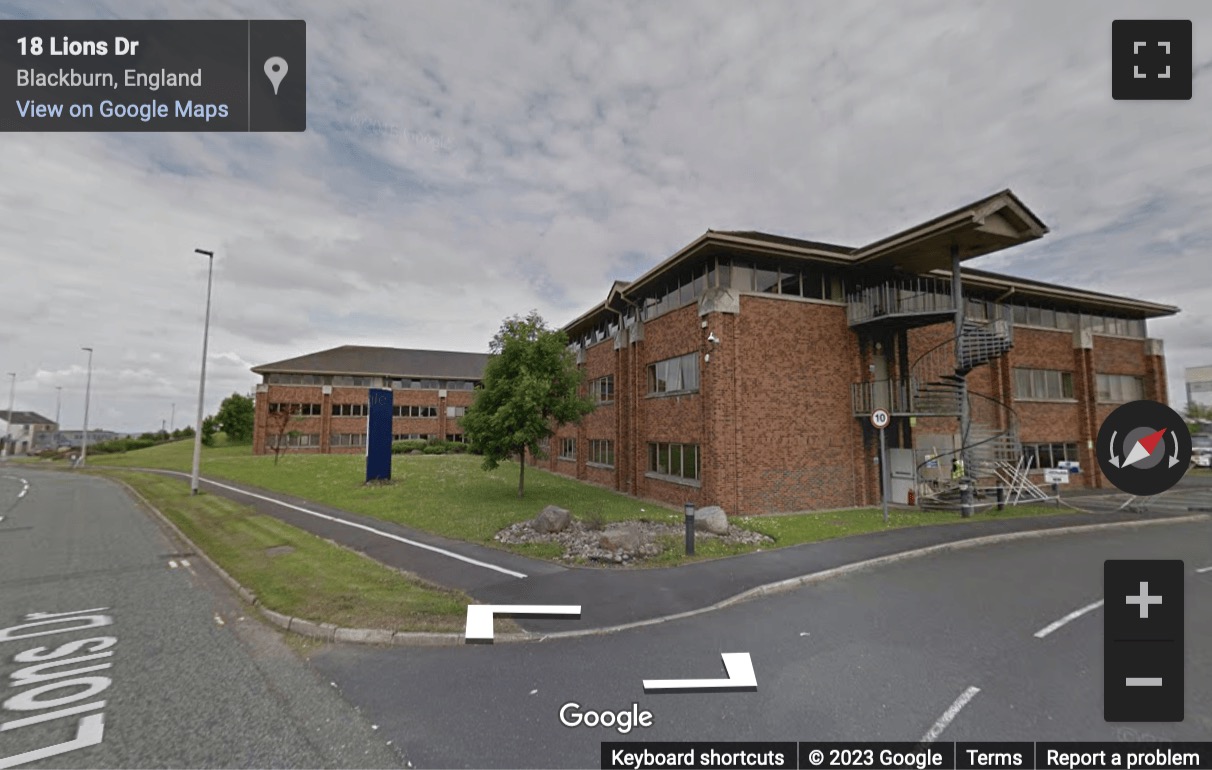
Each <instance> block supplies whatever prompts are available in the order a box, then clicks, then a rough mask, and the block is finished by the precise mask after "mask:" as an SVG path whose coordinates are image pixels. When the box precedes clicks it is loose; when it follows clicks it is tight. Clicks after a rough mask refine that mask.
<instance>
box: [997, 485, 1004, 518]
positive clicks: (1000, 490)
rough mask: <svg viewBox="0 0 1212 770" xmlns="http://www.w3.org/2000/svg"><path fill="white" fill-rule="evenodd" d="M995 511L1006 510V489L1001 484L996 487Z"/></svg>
mask: <svg viewBox="0 0 1212 770" xmlns="http://www.w3.org/2000/svg"><path fill="white" fill-rule="evenodd" d="M997 509H998V510H999V511H1004V510H1006V488H1005V487H1003V486H1002V485H1001V484H998V485H997Z"/></svg>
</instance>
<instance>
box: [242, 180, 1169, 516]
mask: <svg viewBox="0 0 1212 770" xmlns="http://www.w3.org/2000/svg"><path fill="white" fill-rule="evenodd" d="M1046 232H1047V228H1046V227H1045V226H1044V225H1043V223H1042V222H1040V220H1039V219H1038V218H1037V217H1036V216H1035V215H1034V214H1032V213H1031V212H1030V211H1029V210H1028V209H1027V208H1026V206H1024V205H1023V203H1022V202H1021V201H1019V200H1018V198H1017V197H1015V196H1014V195H1013V194H1012V193H1011V192H1009V191H1003V192H1001V193H998V194H996V195H993V196H990V197H988V198H986V199H984V200H981V201H977V202H976V203H973V204H971V205H969V206H965V207H963V208H960V209H957V210H955V211H952V212H950V213H948V214H944V215H943V216H940V217H937V218H935V219H933V220H930V221H929V222H925V223H923V224H921V225H918V226H916V227H912V228H910V229H908V230H905V231H903V232H901V233H897V234H896V235H893V236H890V237H888V238H884V239H882V240H879V241H876V242H874V243H872V244H870V245H867V246H864V247H861V248H849V247H844V246H837V245H832V244H825V243H816V242H811V241H804V240H798V239H794V238H786V237H780V236H774V235H767V234H763V233H756V232H716V231H708V232H707V233H706V234H704V235H703V236H701V237H700V238H698V239H697V240H695V241H694V242H693V243H691V244H689V245H687V246H686V247H684V248H683V249H681V250H680V251H678V252H677V253H676V254H674V255H673V256H671V257H669V258H668V259H666V260H665V261H664V262H662V263H661V264H659V265H657V266H656V267H654V268H653V269H652V270H650V271H648V272H647V273H645V274H644V275H642V276H640V277H639V278H637V279H636V280H634V281H631V282H629V283H628V282H616V283H615V284H614V285H613V286H612V287H611V289H610V291H609V293H608V296H607V297H606V300H605V301H604V302H602V303H601V304H600V305H598V306H596V307H594V308H592V309H590V310H589V311H588V312H586V313H584V314H583V315H581V316H580V317H579V318H577V319H575V320H574V321H572V322H571V323H569V324H568V325H567V326H566V327H564V328H565V331H566V332H567V333H568V336H569V339H570V340H571V342H572V345H571V346H572V348H573V350H574V351H575V355H576V357H577V360H578V363H579V365H580V366H581V367H582V369H583V371H584V373H585V377H586V387H587V388H588V389H589V391H590V392H591V393H592V394H593V395H594V397H595V399H596V400H597V402H598V408H597V409H596V410H595V411H594V412H593V413H592V414H590V415H588V416H587V417H586V418H585V419H584V420H583V421H582V423H581V424H580V425H569V426H563V427H561V428H559V430H558V431H557V432H556V435H555V436H554V437H553V438H552V439H551V443H550V446H549V447H548V452H547V454H548V457H547V458H546V459H542V460H535V461H534V462H535V464H537V465H539V466H541V467H544V468H549V469H550V470H552V471H555V472H557V473H561V474H564V475H568V476H572V477H575V478H578V479H583V480H586V481H589V482H592V483H596V484H600V485H604V486H607V487H610V488H612V489H616V490H619V491H621V492H625V493H627V494H631V495H635V496H638V497H643V498H651V499H657V500H662V501H665V502H668V503H671V504H674V505H680V504H681V503H683V502H693V503H695V504H697V505H700V506H702V505H711V504H716V505H721V506H723V507H724V509H725V510H726V511H728V512H729V513H730V514H737V513H739V514H750V513H765V512H774V511H791V510H812V509H823V508H837V507H847V506H856V505H871V504H874V503H876V502H877V501H878V500H879V496H880V476H879V469H878V466H877V464H876V462H875V461H876V458H877V457H878V441H877V433H876V432H875V430H874V429H873V428H872V427H871V425H870V423H869V420H868V417H869V415H870V413H871V411H872V409H874V408H876V407H881V408H885V409H887V410H888V411H889V412H890V413H891V415H892V422H891V424H890V426H889V427H888V429H887V435H886V439H887V442H888V447H889V460H890V462H889V465H890V470H891V473H890V476H891V478H890V484H891V492H892V496H893V499H894V500H895V501H897V502H907V500H908V491H909V490H913V491H914V492H915V493H916V494H917V495H918V497H919V500H920V499H921V495H922V494H923V493H928V492H929V491H930V489H931V488H944V491H945V487H946V486H947V485H948V483H949V481H950V476H951V474H950V468H951V461H952V460H953V459H955V458H963V461H964V462H963V466H964V468H965V469H966V470H967V472H968V475H969V476H972V477H973V478H974V479H975V480H976V482H977V484H978V485H982V484H983V485H989V484H992V483H995V482H996V481H998V480H999V479H1001V480H1005V479H1007V478H1008V477H1011V478H1017V477H1018V474H1025V475H1026V476H1028V477H1030V478H1032V479H1034V480H1035V481H1039V480H1040V475H1041V474H1040V470H1039V469H1042V468H1055V467H1059V466H1061V465H1065V464H1073V465H1075V466H1076V467H1078V468H1080V472H1079V473H1076V474H1074V475H1073V477H1072V479H1073V482H1072V483H1074V484H1075V485H1081V486H1095V487H1101V486H1104V484H1105V481H1104V479H1103V478H1102V476H1101V474H1100V473H1099V470H1098V463H1097V461H1096V460H1095V457H1094V450H1093V441H1094V439H1095V437H1096V436H1097V433H1098V428H1099V426H1100V425H1101V423H1102V420H1103V419H1104V418H1105V417H1106V416H1107V414H1109V413H1110V412H1111V411H1112V410H1113V409H1114V408H1115V407H1116V406H1117V405H1118V404H1120V403H1123V402H1126V401H1131V400H1135V399H1138V398H1150V399H1154V400H1157V401H1162V402H1165V401H1166V400H1167V395H1166V376H1165V361H1164V357H1163V354H1162V346H1161V342H1160V340H1156V339H1150V338H1148V336H1147V327H1146V323H1147V320H1148V319H1150V318H1156V317H1159V316H1166V315H1171V314H1173V313H1176V312H1177V308H1174V307H1171V306H1168V305H1160V304H1156V303H1152V302H1147V301H1143V300H1137V299H1131V298H1126V297H1115V296H1109V295H1106V294H1100V293H1096V292H1091V291H1085V290H1081V289H1074V288H1066V287H1062V286H1056V285H1052V284H1047V283H1040V282H1036V281H1029V280H1025V279H1020V278H1014V277H1010V276H1005V275H998V274H994V273H990V272H985V271H980V270H975V269H969V268H966V267H965V268H962V269H961V264H962V263H964V262H965V261H967V260H969V259H972V258H975V257H979V256H982V255H986V254H990V253H993V252H995V251H999V250H1002V249H1005V248H1009V247H1012V246H1015V245H1017V244H1020V243H1024V242H1027V241H1030V240H1034V239H1036V238H1039V237H1041V236H1042V235H1044V234H1045V233H1046ZM956 290H957V291H958V294H959V295H960V296H961V297H962V301H959V302H957V301H956V293H957V291H956ZM957 311H958V312H957ZM487 358H488V357H487V356H486V355H482V354H471V353H442V352H435V351H410V350H396V349H391V348H360V347H350V346H347V347H342V348H336V349H333V350H329V351H324V352H321V353H315V354H312V355H308V356H302V357H300V358H295V359H290V360H287V361H280V362H277V363H274V364H266V365H264V366H258V367H256V368H254V369H253V371H254V372H257V373H259V374H262V375H263V379H264V382H263V383H262V384H261V385H259V386H258V389H257V390H258V393H257V411H256V414H257V421H256V438H255V443H254V448H255V451H256V452H257V453H263V452H265V451H267V449H268V446H269V439H268V437H267V435H266V424H267V418H268V415H269V410H270V408H272V407H273V405H275V404H284V403H297V404H300V405H301V406H302V405H307V406H306V410H307V411H306V412H305V414H303V415H302V416H300V417H298V418H296V419H295V422H293V423H292V430H295V431H297V432H298V434H297V438H294V439H291V441H293V442H296V445H295V446H292V449H296V448H297V449H299V450H303V451H319V452H330V451H331V452H362V451H364V449H363V446H364V441H365V430H366V418H365V416H364V415H362V414H354V413H353V412H355V411H357V410H358V409H359V406H358V405H365V404H366V402H367V396H366V388H367V387H369V386H376V387H387V386H390V387H393V388H394V389H395V404H396V409H397V414H398V415H399V416H398V417H397V418H396V421H395V433H396V436H397V438H404V437H419V436H426V437H438V438H452V437H453V438H457V437H458V433H457V431H458V428H457V422H456V421H457V415H458V413H459V410H460V409H461V408H463V407H465V406H467V405H469V404H470V403H471V398H472V395H473V393H472V391H471V387H473V384H474V383H475V382H476V381H478V380H479V378H480V377H481V376H482V373H483V368H484V364H485V363H486V361H487ZM362 408H364V406H363V407H362ZM961 426H965V427H966V430H961ZM359 432H360V433H359ZM1028 462H1029V464H1028Z"/></svg>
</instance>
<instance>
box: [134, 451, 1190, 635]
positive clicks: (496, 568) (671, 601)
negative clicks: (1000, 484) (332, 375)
mask: <svg viewBox="0 0 1212 770" xmlns="http://www.w3.org/2000/svg"><path fill="white" fill-rule="evenodd" d="M131 470H141V471H148V472H154V473H162V474H166V475H171V476H177V477H184V478H188V476H187V474H184V473H179V472H176V471H163V470H155V469H136V468H133V469H131ZM200 486H201V488H202V489H203V490H204V491H206V492H209V493H211V494H216V495H221V496H223V497H226V498H229V499H231V500H234V501H236V502H239V503H242V504H246V505H250V506H252V507H253V508H255V509H256V510H257V512H259V513H263V514H266V515H269V516H273V517H275V518H278V519H281V520H282V521H285V522H286V523H288V524H291V525H292V526H296V527H298V528H300V529H303V530H306V531H307V532H311V533H312V534H315V535H318V536H320V537H323V538H327V539H329V540H332V541H334V542H336V543H340V544H341V545H344V546H346V547H348V548H351V549H354V550H356V551H360V552H362V553H364V554H366V555H367V556H370V557H371V558H373V559H376V560H378V561H380V562H382V563H384V564H386V565H388V566H391V567H394V568H396V569H400V570H405V571H408V572H411V573H413V574H414V575H416V576H418V577H420V578H422V579H423V580H426V581H429V582H431V583H435V584H438V585H441V586H446V587H449V588H455V589H459V590H462V591H464V592H466V593H468V594H469V595H470V596H472V597H473V598H474V599H475V600H476V601H478V602H480V603H484V604H498V605H499V604H510V605H518V604H524V605H543V604H559V605H569V604H575V605H580V606H581V616H580V618H579V619H573V618H558V619H554V618H515V622H516V623H517V625H519V626H520V627H521V628H522V629H523V630H524V632H525V633H523V634H517V635H502V634H498V635H497V637H496V639H497V641H520V640H527V639H542V638H558V637H566V636H574V635H581V634H586V633H604V632H608V631H616V630H621V629H623V628H628V627H633V626H636V625H646V624H649V623H659V622H664V621H667V620H671V619H675V618H679V617H685V616H688V615H692V614H696V613H700V612H708V611H711V610H714V609H718V608H720V607H724V606H727V605H729V604H733V603H735V602H738V601H744V600H746V599H749V598H753V597H755V596H760V595H763V594H769V593H773V592H776V591H781V590H788V589H792V588H795V587H797V586H802V585H807V584H810V583H812V582H816V581H819V580H824V579H828V578H830V577H835V576H837V575H841V574H845V573H847V572H851V571H855V570H860V569H868V568H871V567H875V566H878V565H881V564H887V563H890V562H893V561H897V560H901V559H907V558H919V557H922V556H928V555H930V554H934V553H939V552H942V551H946V550H952V549H958V548H973V547H982V546H988V545H993V544H996V543H1003V542H1008V541H1011V540H1016V539H1022V538H1036V537H1048V536H1058V535H1065V534H1071V533H1075V532H1088V531H1098V530H1101V529H1110V528H1121V527H1140V526H1152V525H1158V524H1166V523H1178V522H1187V521H1201V520H1203V521H1206V520H1209V519H1212V516H1209V514H1207V513H1203V512H1201V511H1203V510H1207V509H1206V508H1201V507H1193V508H1192V507H1184V508H1175V507H1170V508H1163V509H1160V510H1156V511H1145V512H1137V511H1132V510H1111V511H1108V512H1100V513H1076V512H1075V513H1063V512H1062V513H1058V514H1057V515H1055V516H1028V517H1021V518H1005V519H998V518H996V514H992V515H989V514H986V515H983V516H981V517H980V518H979V519H976V520H971V521H967V522H962V523H957V524H937V525H927V526H920V527H906V528H901V529H894V530H888V531H885V532H872V533H868V534H863V535H853V536H849V537H843V538H837V539H833V540H826V541H821V542H816V543H804V544H801V545H795V546H788V547H784V548H778V549H775V550H771V551H759V552H755V553H749V554H743V555H740V556H731V557H726V558H721V559H714V560H711V561H703V562H696V563H693V564H686V565H682V566H678V567H666V568H651V569H644V568H608V567H603V568H595V567H575V566H574V567H568V566H561V565H559V564H554V563H552V562H547V561H542V560H538V559H531V558H528V557H525V556H520V555H517V554H512V553H509V552H507V551H502V550H498V549H495V548H489V547H486V546H481V545H476V544H473V543H466V542H463V541H458V540H451V539H448V538H444V537H440V536H437V535H433V534H430V533H427V532H421V531H419V530H415V529H412V528H410V527H406V526H402V525H399V524H394V523H391V522H386V521H383V520H380V519H375V518H372V517H369V516H362V515H359V514H356V513H351V512H349V511H343V510H340V509H336V508H331V507H328V506H324V505H320V504H317V503H314V502H311V501H307V500H302V499H299V498H294V497H291V496H289V495H283V494H280V493H277V492H270V491H267V490H264V489H260V488H256V487H252V486H248V485H244V484H237V483H234V482H230V481H219V480H215V479H206V478H203V479H201V480H200ZM1209 494H1210V495H1212V489H1210V490H1209ZM1060 510H1062V511H1063V510H1064V509H1063V508H1062V509H1060ZM166 521H167V520H166ZM174 529H175V528H174ZM212 566H213V565H212ZM220 572H221V570H220ZM228 580H229V582H232V581H230V578H228ZM242 593H244V594H247V592H246V591H242ZM246 598H247V596H246ZM262 611H263V612H265V613H266V615H267V617H269V618H270V619H271V620H273V621H274V622H276V623H278V624H279V625H289V626H290V628H291V630H295V631H298V632H300V633H304V634H307V635H312V636H322V637H325V638H328V639H336V640H338V641H368V642H378V643H385V642H390V643H395V644H435V643H438V644H441V643H447V644H456V643H462V642H463V641H464V640H463V635H462V634H405V633H395V634H393V633H392V632H390V631H386V630H375V629H352V630H351V629H341V630H340V631H339V632H338V630H337V629H335V628H334V627H330V626H320V625H317V624H314V623H303V622H300V621H294V622H293V623H287V622H286V621H289V620H290V619H288V618H283V617H282V616H280V615H278V616H277V617H275V615H276V613H271V612H266V611H265V610H264V609H263V610H262Z"/></svg>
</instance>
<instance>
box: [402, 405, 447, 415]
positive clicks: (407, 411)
mask: <svg viewBox="0 0 1212 770" xmlns="http://www.w3.org/2000/svg"><path fill="white" fill-rule="evenodd" d="M391 414H392V416H393V417H437V416H438V408H437V407H436V406H415V405H404V406H396V407H392V410H391Z"/></svg>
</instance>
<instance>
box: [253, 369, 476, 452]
mask: <svg viewBox="0 0 1212 770" xmlns="http://www.w3.org/2000/svg"><path fill="white" fill-rule="evenodd" d="M487 361H488V356H487V355H486V354H483V353H456V352H449V351H436V350H404V349H399V348H379V347H363V346H357V345H344V346H342V347H339V348H333V349H331V350H324V351H321V352H319V353H311V354H308V355H305V356H299V357H298V358H290V359H287V360H285V361H277V362H275V363H272V364H263V365H261V366H256V367H253V372H255V373H257V374H259V375H261V378H262V382H261V383H260V384H259V385H257V394H256V421H255V431H254V434H253V453H254V454H265V453H266V452H271V451H273V447H274V444H275V443H276V440H277V431H276V430H275V429H274V428H273V427H272V426H273V421H272V420H271V412H277V411H279V410H283V409H290V411H292V412H293V414H292V415H291V417H290V421H289V423H288V431H287V433H286V434H284V435H283V443H284V444H285V445H286V447H287V449H288V450H289V451H302V452H321V453H332V454H363V453H365V451H366V425H367V423H366V420H367V416H368V412H367V409H368V403H369V401H368V398H367V392H368V389H369V388H372V387H373V388H391V389H392V391H393V393H392V402H393V406H394V416H393V418H392V434H393V438H394V440H397V441H399V440H403V439H410V438H412V439H445V440H448V441H462V440H463V430H462V428H460V427H459V424H458V418H459V417H461V416H462V415H463V412H464V411H465V410H466V408H467V407H468V406H469V405H470V404H471V399H472V391H473V389H474V387H475V385H476V384H477V383H478V382H479V381H480V378H481V377H482V376H483V374H484V365H485V363H487Z"/></svg>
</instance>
